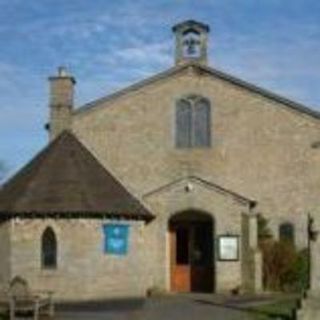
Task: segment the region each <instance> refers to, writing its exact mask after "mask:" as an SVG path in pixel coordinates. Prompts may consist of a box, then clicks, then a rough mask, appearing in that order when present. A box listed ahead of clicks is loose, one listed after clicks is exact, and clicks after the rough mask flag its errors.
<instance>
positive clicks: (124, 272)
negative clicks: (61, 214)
mask: <svg viewBox="0 0 320 320" xmlns="http://www.w3.org/2000/svg"><path fill="white" fill-rule="evenodd" d="M110 222H116V223H118V221H111V220H104V221H102V220H99V219H92V220H90V219H74V220H63V219H62V220H50V219H34V220H16V221H14V223H13V229H12V252H11V261H12V276H13V277H14V276H15V275H20V276H22V277H24V278H26V279H27V280H28V282H29V283H30V287H31V288H32V289H34V290H35V289H39V290H53V291H54V292H55V297H56V299H58V300H90V299H101V298H102V299H103V298H108V297H112V298H114V297H131V296H134V297H137V296H143V295H145V293H146V290H147V284H148V283H147V282H146V281H144V278H145V265H146V263H147V260H146V259H147V255H146V254H147V252H146V250H145V245H146V243H145V242H146V238H145V224H144V222H138V221H122V222H120V223H124V224H129V225H130V229H129V249H128V253H127V255H124V256H116V255H110V254H105V253H104V251H103V243H104V239H103V230H102V226H103V224H104V223H110ZM48 226H50V227H52V228H53V230H54V231H55V233H56V236H57V240H58V267H57V269H54V270H48V269H47V270H45V269H43V268H42V266H41V236H42V233H43V231H44V230H45V229H46V227H48Z"/></svg>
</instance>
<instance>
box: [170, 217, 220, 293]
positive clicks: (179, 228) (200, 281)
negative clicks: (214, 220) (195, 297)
mask: <svg viewBox="0 0 320 320" xmlns="http://www.w3.org/2000/svg"><path fill="white" fill-rule="evenodd" d="M212 241H213V237H212V226H211V224H210V223H203V222H180V223H176V224H174V225H172V226H171V228H170V248H171V250H170V255H171V257H170V258H171V259H170V261H171V263H170V268H171V290H172V291H175V292H191V291H193V292H212V291H213V272H214V270H213V256H212V255H213V246H212Z"/></svg>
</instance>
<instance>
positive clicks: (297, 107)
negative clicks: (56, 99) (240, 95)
mask: <svg viewBox="0 0 320 320" xmlns="http://www.w3.org/2000/svg"><path fill="white" fill-rule="evenodd" d="M190 67H191V68H194V69H197V70H199V71H200V72H203V73H205V74H208V75H211V76H213V77H216V78H219V79H221V80H223V81H226V82H229V83H231V84H233V85H235V86H238V87H241V88H243V89H245V90H248V91H250V92H253V93H255V94H258V95H261V96H263V97H265V98H267V99H270V100H273V101H275V102H278V103H280V104H282V105H283V106H284V107H287V108H289V109H291V110H293V111H296V112H297V113H298V114H299V113H300V114H304V115H308V116H311V117H313V118H316V119H320V112H319V111H316V110H314V109H311V108H309V107H307V106H305V105H303V104H301V103H298V102H295V101H292V100H290V99H288V98H285V97H282V96H280V95H278V94H276V93H273V92H271V91H269V90H266V89H263V88H261V87H258V86H256V85H254V84H252V83H249V82H247V81H244V80H241V79H239V78H237V77H234V76H232V75H230V74H228V73H225V72H222V71H220V70H217V69H214V68H211V67H208V66H204V65H201V64H198V63H195V62H189V63H185V64H183V65H180V66H175V67H172V68H170V69H168V70H166V71H163V72H161V73H158V74H156V75H154V76H152V77H149V78H147V79H144V80H142V81H139V82H137V83H134V84H132V85H130V86H128V87H126V88H124V89H122V90H119V91H116V92H115V93H112V94H110V95H107V96H105V97H102V98H100V99H97V100H94V101H92V102H89V103H87V104H85V105H83V106H81V107H80V108H78V109H77V110H75V111H74V113H75V114H81V113H85V112H88V111H90V110H91V109H95V108H99V107H100V106H101V104H103V103H107V102H109V101H113V100H114V99H116V98H118V97H120V96H122V95H124V94H126V93H129V92H134V91H136V90H139V89H140V88H142V87H144V86H146V85H149V84H152V83H154V82H156V81H158V80H162V79H165V78H168V77H170V76H172V75H174V74H177V73H179V72H181V71H183V70H185V69H187V68H190Z"/></svg>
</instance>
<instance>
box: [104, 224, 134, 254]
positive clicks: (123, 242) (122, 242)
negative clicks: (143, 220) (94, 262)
mask: <svg viewBox="0 0 320 320" xmlns="http://www.w3.org/2000/svg"><path fill="white" fill-rule="evenodd" d="M103 232H104V252H105V253H108V254H115V255H126V254H127V252H128V236H129V226H128V225H123V224H105V225H104V226H103Z"/></svg>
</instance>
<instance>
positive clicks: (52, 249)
mask: <svg viewBox="0 0 320 320" xmlns="http://www.w3.org/2000/svg"><path fill="white" fill-rule="evenodd" d="M41 261H42V268H44V269H55V268H56V267H57V239H56V235H55V233H54V231H53V230H52V228H50V227H48V228H46V230H45V231H44V232H43V234H42V239H41Z"/></svg>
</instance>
